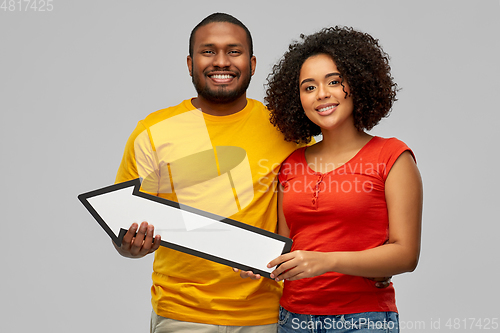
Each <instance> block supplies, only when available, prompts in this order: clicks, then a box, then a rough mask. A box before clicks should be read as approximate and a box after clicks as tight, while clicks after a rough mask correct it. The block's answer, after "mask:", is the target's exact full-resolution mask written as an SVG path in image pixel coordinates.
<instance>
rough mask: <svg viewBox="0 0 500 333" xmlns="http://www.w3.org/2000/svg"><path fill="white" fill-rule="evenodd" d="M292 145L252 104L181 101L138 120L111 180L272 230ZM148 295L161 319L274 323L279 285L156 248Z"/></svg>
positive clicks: (261, 107)
mask: <svg viewBox="0 0 500 333" xmlns="http://www.w3.org/2000/svg"><path fill="white" fill-rule="evenodd" d="M296 148H297V145H296V144H295V143H291V142H285V141H284V139H283V136H282V134H281V133H280V132H279V131H278V130H277V129H275V128H274V127H273V126H272V125H271V124H270V123H269V112H268V110H267V109H266V108H265V107H264V105H262V103H260V102H257V101H255V100H252V99H247V105H246V107H245V108H244V109H243V110H242V111H240V112H237V113H235V114H232V115H228V116H212V115H208V114H205V113H202V112H201V111H200V110H198V109H196V108H195V107H194V106H193V104H192V103H191V100H185V101H183V102H182V103H181V104H179V105H177V106H174V107H170V108H167V109H163V110H159V111H157V112H154V113H152V114H150V115H149V116H148V117H146V119H144V120H142V121H140V122H139V123H138V125H137V127H136V129H135V130H134V132H133V133H132V135H131V136H130V138H129V140H128V142H127V145H126V147H125V153H124V156H123V160H122V162H121V165H120V168H119V170H118V174H117V177H116V182H124V181H127V180H131V179H135V178H138V177H140V178H142V179H143V181H142V191H144V192H147V193H150V194H153V195H157V196H160V197H163V198H166V199H169V200H174V201H177V202H180V203H182V204H186V205H188V206H192V207H195V208H198V209H202V210H205V211H208V212H211V213H214V214H217V215H222V216H225V217H230V218H232V219H234V220H237V221H241V222H244V223H247V224H250V225H253V226H256V227H259V228H262V229H266V230H269V231H273V232H274V231H276V225H277V211H276V208H277V207H276V200H277V199H276V191H275V189H276V175H277V173H278V171H279V167H280V163H281V162H282V161H283V160H284V159H285V158H286V157H287V156H288V155H290V154H291V153H292V152H293V151H294V150H295V149H296ZM151 294H152V304H153V309H154V311H155V312H156V313H157V314H158V315H160V316H163V317H167V318H171V319H176V320H182V321H190V322H200V323H206V324H216V325H234V326H250V325H265V324H271V323H275V322H277V319H278V303H279V298H280V296H281V285H280V284H278V283H276V282H274V281H273V280H270V279H267V278H261V279H260V280H258V281H255V280H250V279H241V278H240V276H239V274H238V273H234V272H233V271H232V269H231V268H230V267H227V266H224V265H221V264H218V263H214V262H211V261H208V260H205V259H201V258H198V257H195V256H191V255H188V254H185V253H182V252H178V251H175V250H172V249H168V248H165V247H160V248H159V249H158V250H157V251H156V253H155V260H154V264H153V286H152V288H151Z"/></svg>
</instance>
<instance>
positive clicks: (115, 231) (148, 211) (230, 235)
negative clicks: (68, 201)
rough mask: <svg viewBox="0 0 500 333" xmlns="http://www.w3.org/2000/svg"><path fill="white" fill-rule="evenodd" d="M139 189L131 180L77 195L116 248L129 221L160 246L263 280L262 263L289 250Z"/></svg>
mask: <svg viewBox="0 0 500 333" xmlns="http://www.w3.org/2000/svg"><path fill="white" fill-rule="evenodd" d="M139 188H140V181H139V179H136V180H133V181H129V182H125V183H120V184H115V185H112V186H108V187H106V188H103V189H99V190H95V191H92V192H88V193H84V194H81V195H80V196H79V199H80V201H81V202H82V203H83V204H84V205H85V207H86V208H87V209H88V210H89V211H90V213H91V214H92V215H93V216H94V218H95V219H96V220H97V221H98V222H99V224H101V226H102V227H103V228H104V230H105V231H106V232H107V233H108V234H109V236H110V237H111V238H112V239H113V240H114V241H115V242H116V243H117V244H121V238H120V237H123V234H124V230H126V229H128V228H129V227H130V225H131V224H132V223H134V222H135V223H138V224H140V223H141V222H143V221H146V222H148V223H149V224H152V225H154V226H155V234H159V235H161V240H162V242H161V245H162V246H166V247H169V248H173V249H175V250H180V251H182V252H185V253H189V254H193V255H196V256H199V257H202V258H205V259H208V260H212V261H215V262H219V263H221V264H225V265H228V266H231V267H236V268H240V269H245V270H249V269H250V270H253V271H254V272H256V273H257V272H258V273H260V274H262V275H263V276H267V277H269V273H270V272H271V271H272V270H273V269H274V268H272V269H269V268H267V264H268V263H269V262H270V261H271V260H273V259H274V258H276V257H278V256H279V255H281V254H282V253H284V252H288V251H289V250H290V248H291V240H290V239H288V238H286V237H282V236H279V235H276V234H274V233H272V232H269V231H266V230H263V229H259V228H256V227H253V226H250V225H247V224H244V223H241V222H238V221H234V220H230V219H226V218H224V217H220V216H217V215H214V214H210V213H207V212H204V211H200V210H197V209H194V208H192V207H183V206H182V205H179V204H177V203H175V202H172V201H169V200H166V199H162V198H159V197H155V196H151V195H148V194H146V193H143V192H140V191H139ZM123 229H124V230H123Z"/></svg>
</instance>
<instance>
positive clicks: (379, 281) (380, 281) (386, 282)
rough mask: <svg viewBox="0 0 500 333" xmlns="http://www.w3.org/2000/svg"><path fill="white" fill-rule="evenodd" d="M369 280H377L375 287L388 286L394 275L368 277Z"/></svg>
mask: <svg viewBox="0 0 500 333" xmlns="http://www.w3.org/2000/svg"><path fill="white" fill-rule="evenodd" d="M367 279H368V280H372V281H375V282H376V283H375V287H377V288H387V287H389V286H390V285H391V279H392V276H389V277H379V278H367Z"/></svg>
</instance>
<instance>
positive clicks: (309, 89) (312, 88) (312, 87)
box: [305, 86, 314, 91]
mask: <svg viewBox="0 0 500 333" xmlns="http://www.w3.org/2000/svg"><path fill="white" fill-rule="evenodd" d="M305 90H306V91H312V90H314V86H308V87H306V88H305Z"/></svg>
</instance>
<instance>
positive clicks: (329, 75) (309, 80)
mask: <svg viewBox="0 0 500 333" xmlns="http://www.w3.org/2000/svg"><path fill="white" fill-rule="evenodd" d="M332 76H342V75H340V73H337V72H333V73H328V74H326V75H325V79H327V78H329V77H332ZM313 81H314V79H304V80H302V82H300V86H302V85H303V84H304V83H307V82H313Z"/></svg>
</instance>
